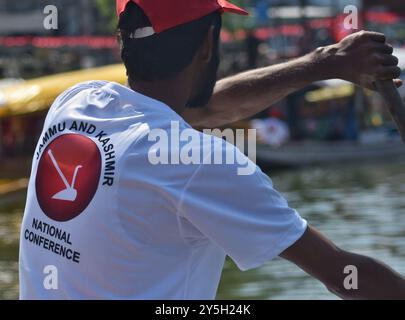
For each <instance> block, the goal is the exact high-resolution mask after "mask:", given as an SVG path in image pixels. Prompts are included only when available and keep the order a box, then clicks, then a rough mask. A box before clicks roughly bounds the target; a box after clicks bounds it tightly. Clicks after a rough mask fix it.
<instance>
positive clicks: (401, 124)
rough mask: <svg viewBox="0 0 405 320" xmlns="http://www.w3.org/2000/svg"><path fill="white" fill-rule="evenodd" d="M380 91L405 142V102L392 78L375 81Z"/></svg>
mask: <svg viewBox="0 0 405 320" xmlns="http://www.w3.org/2000/svg"><path fill="white" fill-rule="evenodd" d="M375 86H376V88H377V90H378V92H379V93H380V94H381V96H382V97H383V99H384V102H385V104H386V106H387V108H388V110H389V112H390V114H391V116H392V118H393V119H394V121H395V124H396V125H397V128H398V131H399V134H400V135H401V138H402V141H403V142H404V143H405V104H404V101H403V100H402V98H401V96H400V95H399V93H398V90H397V88H396V87H395V84H394V82H393V81H392V80H378V81H376V82H375Z"/></svg>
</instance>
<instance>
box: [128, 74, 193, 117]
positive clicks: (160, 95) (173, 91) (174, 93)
mask: <svg viewBox="0 0 405 320" xmlns="http://www.w3.org/2000/svg"><path fill="white" fill-rule="evenodd" d="M180 83H181V82H179V81H176V80H170V81H154V82H145V81H137V82H133V83H131V89H132V90H134V91H136V92H138V93H140V94H143V95H145V96H147V97H150V98H152V99H155V100H158V101H161V102H163V103H165V104H166V105H168V106H169V107H170V108H171V109H173V110H174V111H175V112H176V113H178V114H181V113H182V112H183V110H184V108H185V106H186V104H187V101H188V96H189V95H188V91H187V88H185V87H183V86H182V85H181V84H180Z"/></svg>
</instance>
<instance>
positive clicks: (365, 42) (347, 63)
mask: <svg viewBox="0 0 405 320" xmlns="http://www.w3.org/2000/svg"><path fill="white" fill-rule="evenodd" d="M392 52H393V49H392V47H391V46H390V45H387V44H386V43H385V36H384V35H383V34H380V33H374V32H358V33H356V34H353V35H350V36H348V37H346V38H345V39H343V40H342V41H341V42H339V43H337V44H335V45H332V46H328V47H321V48H318V49H317V50H315V51H314V52H312V53H310V54H308V55H306V56H304V57H301V58H298V59H295V60H292V61H289V62H286V63H282V64H278V65H274V66H269V67H266V68H261V69H256V70H251V71H247V72H244V73H241V74H238V75H235V76H232V77H229V78H226V79H223V80H220V81H218V82H217V85H216V87H215V90H214V94H213V96H212V98H211V100H210V102H209V104H208V105H207V106H206V107H204V108H200V109H186V111H185V112H184V114H183V117H184V118H185V119H186V120H187V121H188V122H189V123H190V124H191V125H192V126H194V127H196V128H214V127H220V126H223V125H226V124H229V123H232V122H235V121H238V120H241V119H245V118H248V117H250V116H253V115H255V114H257V113H259V112H260V111H262V110H264V109H266V108H268V107H269V106H271V105H272V104H274V103H275V102H277V101H279V100H281V99H283V98H284V97H286V96H287V95H289V94H291V93H293V92H294V91H297V90H299V89H302V88H304V87H305V86H307V85H309V84H311V83H312V82H315V81H320V80H326V79H331V78H340V79H344V80H348V81H351V82H354V83H356V84H358V85H361V86H363V87H367V88H370V89H373V88H374V87H373V84H372V83H373V81H375V80H379V79H395V78H398V77H399V75H400V73H401V70H400V69H399V68H398V67H397V64H398V59H397V58H395V57H394V56H392ZM397 83H398V84H399V81H397Z"/></svg>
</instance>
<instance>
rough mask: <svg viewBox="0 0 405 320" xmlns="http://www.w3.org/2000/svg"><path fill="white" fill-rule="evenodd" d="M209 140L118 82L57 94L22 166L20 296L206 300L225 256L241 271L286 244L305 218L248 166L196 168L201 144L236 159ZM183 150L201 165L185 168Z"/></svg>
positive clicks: (301, 228)
mask: <svg viewBox="0 0 405 320" xmlns="http://www.w3.org/2000/svg"><path fill="white" fill-rule="evenodd" d="M176 129H178V130H176ZM186 130H189V131H187V132H188V134H187V135H188V136H189V137H188V138H190V136H194V138H201V139H196V140H194V141H192V139H191V140H190V141H188V140H189V139H188V138H186V139H184V137H183V134H182V133H183V132H186ZM176 131H177V134H179V135H180V137H178V136H176ZM165 136H166V137H167V140H165ZM207 138H208V140H207ZM211 138H212V139H213V142H212V141H210V139H211ZM211 138H209V137H208V136H206V135H204V134H202V133H199V132H197V131H195V130H193V129H191V128H190V127H189V126H188V125H187V124H186V123H185V122H184V120H183V119H182V118H181V117H180V116H179V115H177V114H176V113H175V112H174V111H173V110H171V109H170V108H169V107H168V106H166V105H165V104H163V103H161V102H158V101H156V100H153V99H150V98H148V97H145V96H143V95H140V94H138V93H136V92H134V91H132V90H130V89H128V88H126V87H123V86H121V85H118V84H114V83H107V82H89V83H84V84H80V85H78V86H76V87H74V88H72V89H70V90H68V91H67V92H65V93H64V94H62V95H61V96H60V97H59V98H58V99H57V100H56V101H55V103H54V105H53V106H52V108H51V109H50V112H49V114H48V116H47V119H46V121H45V126H44V130H43V133H42V136H41V138H40V141H39V143H38V146H37V149H36V153H35V156H34V160H33V167H32V174H31V180H30V185H29V189H28V199H27V206H26V209H25V214H24V221H23V225H22V229H21V239H22V241H21V248H20V275H21V276H20V277H21V279H20V281H21V298H24V299H25V298H26V299H52V298H55V299H66V298H67V299H69V298H70V299H89V298H90V299H91V298H96V299H97V298H107V299H199V298H201V299H207V298H214V297H215V293H216V289H217V286H218V282H219V279H220V275H221V271H222V267H223V263H224V258H225V255H226V254H229V255H230V256H231V257H232V258H233V259H234V260H235V261H236V262H237V263H238V265H239V266H240V267H241V268H242V269H248V268H251V267H254V266H257V265H258V264H261V263H263V262H265V261H267V260H268V259H271V258H272V257H274V256H277V255H278V254H279V253H280V252H281V251H282V250H284V249H285V248H287V247H288V246H289V245H291V244H292V243H293V242H294V241H296V240H297V239H298V238H299V237H300V236H301V235H302V233H303V232H304V230H305V227H306V223H305V221H303V220H301V219H300V218H299V216H298V215H297V213H296V212H295V211H294V210H292V209H290V208H288V206H287V203H286V202H285V200H284V199H283V198H282V197H281V196H280V195H279V194H278V193H277V192H276V191H275V190H274V189H272V184H271V181H270V180H269V179H268V178H266V177H265V176H264V175H263V174H262V173H261V172H260V170H259V169H257V168H256V172H254V174H253V175H252V176H250V177H248V176H246V177H238V176H237V170H236V166H235V165H232V164H231V165H227V164H224V165H215V164H204V159H205V160H206V159H207V157H211V156H212V155H213V153H215V152H216V151H215V150H214V151H213V150H208V151H207V152H205V153H204V152H203V149H204V148H205V147H207V146H208V147H209V146H211V144H214V145H216V148H217V149H216V150H217V151H218V150H219V152H220V153H224V154H225V151H226V150H225V149H227V148H231V150H232V151H234V152H237V150H236V148H234V147H233V146H230V145H229V144H225V143H224V144H222V140H220V139H218V138H213V137H211ZM197 140H200V141H197ZM196 141H197V142H196ZM207 141H208V143H207ZM218 143H219V145H218ZM187 147H188V149H187ZM157 149H159V150H157ZM184 150H186V151H184ZM205 151H206V150H205ZM182 152H186V153H189V152H196V153H201V155H202V157H203V158H204V159H202V161H198V159H199V156H198V155H197V158H195V157H194V160H196V161H195V162H191V163H188V164H184V163H183V162H182V161H181V160H180V159H179V157H181V156H182V155H184V154H182ZM237 156H239V157H241V156H242V157H244V156H243V155H241V154H238V155H237ZM157 158H159V159H160V160H162V159H165V158H166V159H167V160H170V165H168V164H165V163H160V164H157V163H156V162H155V161H156V159H157ZM246 160H247V159H246ZM233 179H240V180H238V181H240V186H236V182H235V183H233V181H232V180H233ZM250 193H251V194H250ZM245 196H246V197H248V198H249V199H250V201H251V203H248V202H246V201H245V198H244V197H245Z"/></svg>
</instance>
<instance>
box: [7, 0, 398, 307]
mask: <svg viewBox="0 0 405 320" xmlns="http://www.w3.org/2000/svg"><path fill="white" fill-rule="evenodd" d="M233 2H234V3H237V4H239V5H241V6H242V7H245V8H247V9H248V10H249V11H250V13H251V15H250V16H249V17H239V16H233V15H224V29H223V31H222V34H221V42H222V49H221V50H222V62H221V66H220V72H219V77H220V78H222V77H225V76H228V75H232V74H235V73H238V72H242V71H244V70H249V69H252V68H257V67H263V66H267V65H270V64H275V63H278V62H283V61H286V60H288V59H292V58H294V57H297V56H300V55H303V54H306V53H308V52H310V51H312V50H314V49H315V48H317V47H319V46H325V45H329V44H333V43H335V42H337V41H339V40H340V39H342V38H343V37H345V36H346V35H349V34H350V33H352V32H355V31H357V30H353V29H350V30H348V29H346V28H345V25H344V21H345V19H346V17H347V14H345V12H344V10H345V7H346V6H348V5H354V6H356V8H357V9H358V18H359V22H358V24H359V29H368V30H374V31H380V32H383V33H385V34H386V35H387V38H388V39H389V42H390V43H391V44H392V45H393V46H394V47H395V54H396V55H397V57H398V58H399V59H400V66H401V68H402V69H405V3H404V1H403V0H384V1H382V0H363V1H361V0H358V1H357V0H348V1H347V0H335V1H333V0H283V1H279V0H239V1H238V0H234V1H233ZM47 5H54V6H56V8H57V9H58V21H57V24H58V28H57V29H55V30H52V29H51V30H47V29H46V28H45V27H44V19H45V18H46V16H47V14H44V8H45V7H46V6H47ZM53 22H55V21H53ZM116 23H117V21H116V18H115V1H113V0H74V1H73V0H63V1H62V0H45V1H42V0H24V1H14V0H0V299H15V298H17V297H18V263H17V261H18V239H19V226H20V222H21V218H22V215H23V210H24V202H25V193H26V186H27V183H28V177H29V173H30V166H31V157H32V154H33V152H34V148H35V145H36V143H37V139H38V137H39V135H40V133H41V130H42V126H43V122H44V119H45V116H46V112H47V110H48V108H49V107H50V106H51V104H52V102H53V101H54V99H55V98H56V97H57V96H58V95H59V94H60V93H61V92H63V91H64V90H66V89H67V88H68V87H70V86H72V85H74V84H76V83H78V82H81V81H87V80H110V81H115V82H119V83H122V84H125V83H126V77H125V71H124V68H123V66H122V65H121V64H120V56H119V48H118V45H117V40H116V36H115V26H116ZM403 79H404V80H405V77H403ZM269 90H271V89H269ZM400 93H401V95H402V97H405V89H401V90H400ZM263 107H264V108H266V109H265V111H263V112H261V113H260V114H258V115H256V116H255V117H253V118H252V119H247V120H245V121H241V122H239V123H235V124H233V125H232V127H233V128H235V129H236V128H255V129H257V134H258V146H257V161H258V163H259V164H260V165H261V166H262V167H263V168H264V169H265V170H266V172H268V173H269V175H270V176H271V177H272V179H273V182H274V184H275V186H276V187H277V189H279V190H280V191H281V192H282V193H283V194H284V195H285V196H286V197H287V199H288V200H289V201H290V205H291V206H292V207H295V208H297V210H298V211H299V212H300V213H301V214H302V215H303V216H304V217H305V218H306V219H308V220H309V221H310V222H311V223H312V224H313V225H315V226H316V227H318V228H320V229H321V230H322V231H323V232H324V233H325V234H326V235H327V236H328V237H330V238H331V239H332V240H334V241H335V242H336V243H337V244H338V245H339V246H342V247H344V248H345V249H350V250H354V251H356V252H358V253H363V254H368V255H371V256H373V257H377V258H379V259H382V260H383V261H385V262H386V263H388V264H389V265H391V266H393V267H394V268H395V269H397V270H398V271H400V272H402V273H403V274H405V241H404V240H405V215H404V211H405V197H403V194H402V192H405V185H404V182H405V166H404V164H405V146H403V145H402V143H401V141H400V138H399V136H398V133H397V131H396V129H395V125H394V124H393V122H392V121H391V119H390V116H389V114H388V112H387V110H386V108H385V107H384V105H383V103H382V100H381V98H380V97H379V95H378V94H376V93H373V92H370V91H366V90H363V89H360V88H358V87H355V86H353V85H352V84H350V83H347V82H344V81H342V80H337V79H333V80H328V81H322V82H318V83H314V84H312V85H311V86H308V87H307V88H304V89H302V90H300V91H299V92H296V93H294V94H292V95H290V96H289V97H287V98H286V99H284V100H283V101H281V102H278V103H276V104H274V105H269V106H263ZM247 200H248V199H247ZM218 298H223V299H237V298H244V299H254V298H258V299H333V298H334V297H333V296H332V295H331V294H330V293H328V292H327V290H326V289H325V288H323V286H322V285H321V284H319V283H318V282H317V281H315V280H313V279H311V278H310V277H308V276H307V275H305V274H304V273H303V272H302V271H300V270H299V269H298V268H296V267H295V266H293V265H290V264H288V263H286V262H284V261H282V260H276V261H273V262H269V263H268V264H266V265H265V266H263V267H261V268H259V269H256V270H252V271H249V272H244V273H242V272H239V271H238V270H237V269H236V267H235V266H234V264H233V263H232V262H231V261H227V263H226V266H225V270H224V274H223V278H222V281H221V284H220V290H219V294H218Z"/></svg>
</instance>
